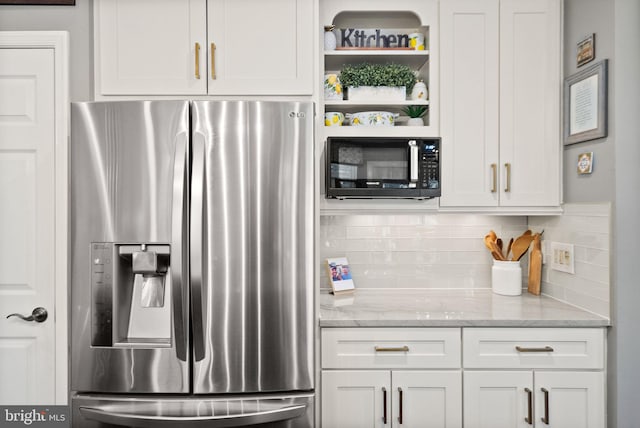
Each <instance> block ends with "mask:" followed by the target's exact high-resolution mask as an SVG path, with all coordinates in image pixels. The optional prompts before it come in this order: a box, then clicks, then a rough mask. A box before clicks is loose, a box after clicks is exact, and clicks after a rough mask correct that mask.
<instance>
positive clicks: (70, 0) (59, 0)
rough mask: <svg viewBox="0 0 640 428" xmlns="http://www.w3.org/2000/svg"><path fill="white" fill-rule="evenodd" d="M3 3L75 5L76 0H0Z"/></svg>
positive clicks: (0, 3)
mask: <svg viewBox="0 0 640 428" xmlns="http://www.w3.org/2000/svg"><path fill="white" fill-rule="evenodd" d="M3 4H13V5H24V6H27V5H28V6H38V5H39V6H75V4H76V0H0V5H3Z"/></svg>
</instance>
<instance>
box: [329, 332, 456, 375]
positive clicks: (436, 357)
mask: <svg viewBox="0 0 640 428" xmlns="http://www.w3.org/2000/svg"><path fill="white" fill-rule="evenodd" d="M460 345H461V343H460V329H457V328H324V329H322V368H325V369H328V368H332V369H341V368H358V369H359V368H390V369H393V368H459V367H460V359H461V346H460Z"/></svg>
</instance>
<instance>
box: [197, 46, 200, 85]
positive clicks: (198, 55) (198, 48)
mask: <svg viewBox="0 0 640 428" xmlns="http://www.w3.org/2000/svg"><path fill="white" fill-rule="evenodd" d="M199 78H200V43H197V42H196V79H199Z"/></svg>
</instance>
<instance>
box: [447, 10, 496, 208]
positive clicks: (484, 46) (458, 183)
mask: <svg viewBox="0 0 640 428" xmlns="http://www.w3.org/2000/svg"><path fill="white" fill-rule="evenodd" d="M498 9H499V6H498V0H485V1H473V0H448V1H442V2H441V3H440V31H441V37H440V43H441V44H442V46H441V49H440V60H441V77H440V79H441V96H440V100H441V101H440V105H441V107H440V117H441V121H442V197H441V198H440V205H442V206H496V205H498V195H499V193H498V191H497V189H498V183H497V180H498V116H499V106H498V78H499V76H498V47H499V42H498V39H499V37H498V28H499V24H498V12H499V10H498Z"/></svg>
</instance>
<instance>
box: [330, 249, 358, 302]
mask: <svg viewBox="0 0 640 428" xmlns="http://www.w3.org/2000/svg"><path fill="white" fill-rule="evenodd" d="M327 269H328V273H329V281H330V282H331V289H332V290H333V293H334V294H337V293H342V292H349V291H353V290H354V289H355V285H354V283H353V278H352V276H351V268H350V267H349V261H348V260H347V259H346V257H340V258H331V259H327Z"/></svg>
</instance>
